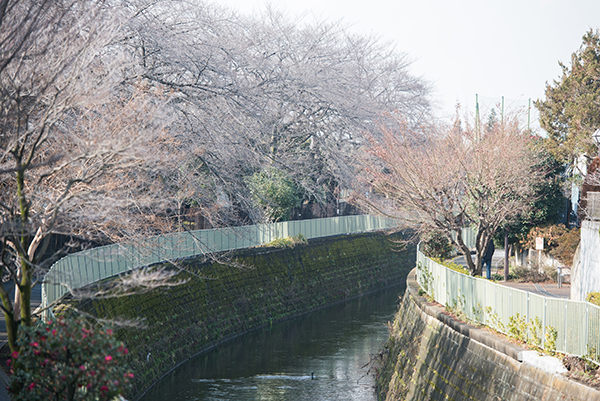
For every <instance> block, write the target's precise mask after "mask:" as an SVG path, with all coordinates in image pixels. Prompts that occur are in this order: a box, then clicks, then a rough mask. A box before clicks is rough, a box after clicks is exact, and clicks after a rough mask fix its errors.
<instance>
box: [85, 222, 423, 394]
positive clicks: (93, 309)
mask: <svg viewBox="0 0 600 401" xmlns="http://www.w3.org/2000/svg"><path fill="white" fill-rule="evenodd" d="M400 238H401V235H399V234H395V235H393V236H388V235H386V234H383V233H368V234H359V235H342V236H338V237H327V238H321V239H314V240H310V241H309V243H308V244H305V245H297V246H296V247H294V248H292V249H289V248H288V249H283V248H250V249H245V250H241V251H236V252H234V253H233V254H232V256H231V257H232V260H234V261H235V262H236V263H238V264H242V265H246V266H248V268H243V269H240V268H236V267H231V266H226V265H222V264H219V263H213V262H206V261H205V260H192V261H188V262H186V263H185V268H186V269H187V270H188V271H189V272H190V273H189V274H188V273H182V275H181V276H182V278H187V279H189V281H188V282H187V283H186V284H183V285H180V286H177V287H174V288H171V289H168V290H166V289H158V290H156V291H153V292H151V293H147V294H141V295H136V296H130V297H123V298H116V299H104V300H95V301H89V302H86V303H84V304H81V305H80V307H82V308H83V309H84V310H86V311H87V312H88V313H91V314H94V315H96V316H99V317H102V318H109V319H111V318H126V319H133V318H139V319H143V320H144V323H145V324H146V326H147V328H146V329H145V330H140V329H121V330H118V331H116V335H117V336H118V338H119V339H120V340H122V341H124V342H125V344H126V345H127V347H128V348H129V351H130V352H129V355H130V358H129V363H130V366H131V367H132V369H133V371H134V373H135V375H136V377H135V380H136V383H135V393H133V394H128V395H127V396H128V398H133V399H135V398H137V397H138V396H139V395H140V394H142V393H143V392H144V391H145V390H146V389H147V388H148V387H149V386H151V385H152V383H154V382H155V381H156V380H158V379H160V378H161V377H162V376H163V375H165V374H166V373H167V372H169V371H170V370H171V369H173V368H174V367H176V366H178V365H179V364H181V363H183V362H185V361H186V360H188V359H189V358H190V357H191V356H193V355H196V354H198V353H200V352H202V351H205V350H207V349H209V348H211V347H213V346H215V345H216V344H219V343H220V342H222V341H224V340H226V339H229V338H231V337H233V336H236V335H239V334H242V333H244V332H248V331H250V330H254V329H256V328H259V327H262V326H265V325H268V324H272V323H275V322H277V321H281V320H284V319H288V318H290V317H293V316H298V315H301V314H304V313H307V312H310V311H313V310H316V309H319V308H322V307H324V306H327V305H331V304H333V303H337V302H341V301H344V300H347V299H351V298H354V297H356V296H359V295H361V294H366V293H369V292H373V291H377V290H380V289H383V288H386V287H388V286H391V285H394V284H399V283H403V282H405V280H406V276H407V274H408V272H409V271H410V270H411V269H412V268H413V266H414V260H415V248H414V246H412V247H409V248H408V249H405V250H403V251H400V252H398V251H395V250H394V249H393V248H397V245H394V243H392V242H391V240H393V239H400Z"/></svg>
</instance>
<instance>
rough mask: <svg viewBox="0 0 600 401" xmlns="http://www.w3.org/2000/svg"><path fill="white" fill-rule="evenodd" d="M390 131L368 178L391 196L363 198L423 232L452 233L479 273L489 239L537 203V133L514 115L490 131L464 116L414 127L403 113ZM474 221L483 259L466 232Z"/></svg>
mask: <svg viewBox="0 0 600 401" xmlns="http://www.w3.org/2000/svg"><path fill="white" fill-rule="evenodd" d="M382 131H383V136H382V138H381V139H374V138H373V139H372V142H371V147H370V148H369V151H368V155H367V156H365V158H364V159H363V162H364V169H363V172H362V177H363V180H364V181H363V182H365V183H366V184H367V185H368V187H370V188H372V190H373V191H374V192H375V193H376V194H379V195H382V196H384V197H385V198H386V199H384V200H387V201H388V202H387V203H386V202H384V201H378V200H377V199H376V198H374V197H371V199H363V203H364V204H366V205H368V206H369V207H371V208H374V209H376V210H378V211H379V212H383V213H386V214H388V215H390V216H393V217H397V218H399V219H401V220H403V221H406V222H408V223H410V224H411V225H412V226H413V227H416V228H417V230H418V231H420V232H426V231H429V230H437V231H440V232H442V233H444V234H445V235H446V236H447V238H448V239H449V240H450V241H451V242H452V243H454V244H455V245H456V247H457V248H458V249H459V250H460V251H461V252H462V253H463V254H464V255H465V257H466V261H467V264H468V268H469V270H470V272H471V274H473V275H478V274H481V263H482V257H483V255H484V253H485V250H486V247H487V244H488V242H489V241H490V240H491V239H492V237H493V236H494V234H495V233H496V231H497V230H498V228H499V227H500V226H501V225H503V224H505V223H507V222H510V221H511V219H513V218H515V217H516V216H518V215H519V214H520V213H522V212H524V211H526V210H527V209H528V208H529V207H530V205H531V204H532V203H533V202H532V200H533V197H534V196H535V195H534V193H535V183H536V182H537V181H538V180H541V179H543V175H542V172H541V171H539V170H538V168H536V160H535V159H534V157H533V153H532V149H531V147H530V138H531V137H530V134H529V133H526V132H523V131H522V130H521V129H519V126H518V121H517V119H516V118H508V117H505V118H504V121H502V122H498V123H497V124H493V125H490V126H488V129H486V130H484V131H481V130H480V129H479V128H478V127H472V126H466V127H464V128H463V127H462V126H461V124H460V122H459V121H458V120H457V122H456V123H455V124H454V125H453V126H451V127H438V128H437V129H436V128H433V127H429V128H428V129H427V130H426V131H415V130H411V129H409V128H408V127H407V124H406V123H405V122H403V121H402V120H400V121H398V124H397V125H396V126H395V127H392V128H390V127H384V128H383V129H382ZM390 200H391V201H392V202H393V205H392V207H390V203H389V201H390ZM386 207H387V209H386ZM466 226H472V227H473V228H475V230H476V232H477V237H476V259H475V261H473V260H472V258H471V256H470V255H471V254H470V250H469V249H468V247H467V246H466V245H465V243H464V241H463V238H462V236H461V229H462V228H463V227H466Z"/></svg>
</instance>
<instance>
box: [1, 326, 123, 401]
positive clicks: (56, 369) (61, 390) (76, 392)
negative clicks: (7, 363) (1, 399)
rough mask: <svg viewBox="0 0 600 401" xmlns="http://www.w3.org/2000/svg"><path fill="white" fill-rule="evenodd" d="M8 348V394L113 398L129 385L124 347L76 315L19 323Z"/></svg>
mask: <svg viewBox="0 0 600 401" xmlns="http://www.w3.org/2000/svg"><path fill="white" fill-rule="evenodd" d="M17 344H18V346H19V352H16V351H15V352H13V353H12V360H11V378H12V382H11V385H10V388H9V390H10V392H11V394H12V397H11V399H12V400H40V401H41V400H69V401H71V400H112V399H114V398H115V397H117V396H118V395H120V394H122V393H123V392H124V391H125V390H126V389H127V387H128V386H129V382H130V379H132V378H133V374H132V373H131V372H129V371H128V369H127V367H126V366H125V364H124V363H123V362H124V359H125V355H126V354H127V352H128V351H127V348H125V347H124V345H123V344H122V343H119V342H117V341H116V340H115V339H114V337H113V333H112V330H110V329H104V328H101V327H94V326H92V325H89V324H87V323H85V322H84V321H82V320H80V319H78V318H76V317H72V316H71V317H68V316H67V317H61V318H58V319H55V320H53V321H49V322H47V323H44V322H41V321H40V322H38V323H37V324H36V325H35V326H33V327H22V328H21V329H20V330H19V338H18V340H17Z"/></svg>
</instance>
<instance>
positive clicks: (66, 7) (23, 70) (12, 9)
mask: <svg viewBox="0 0 600 401" xmlns="http://www.w3.org/2000/svg"><path fill="white" fill-rule="evenodd" d="M125 17H126V15H125V12H124V11H123V10H121V9H119V8H117V7H114V6H113V5H111V4H108V3H106V2H104V1H102V0H87V1H80V0H53V1H33V0H14V1H10V0H6V1H2V2H0V42H1V43H2V47H1V50H0V106H1V107H0V188H1V189H2V190H1V191H0V219H1V224H2V226H1V229H0V241H1V249H0V250H1V254H0V268H2V275H3V277H6V278H10V279H12V280H13V282H14V283H15V299H14V301H13V300H11V299H10V297H9V291H7V290H6V289H5V287H4V286H0V298H1V300H2V304H1V305H0V308H1V309H2V311H3V312H4V315H5V319H6V323H7V329H8V338H9V344H10V347H11V349H13V350H15V349H16V343H15V341H16V334H17V330H18V327H19V325H20V324H22V325H31V324H32V314H31V307H30V301H31V289H32V287H33V286H34V285H35V284H36V282H37V281H36V280H37V279H38V278H40V277H43V274H44V272H45V271H46V269H47V268H48V267H49V265H50V263H51V262H52V261H54V260H55V259H56V258H55V257H53V256H52V255H50V256H49V255H48V254H47V251H48V245H49V241H50V238H51V236H52V235H53V234H57V233H66V234H81V235H84V236H86V237H88V238H95V239H98V238H100V239H102V240H110V239H111V238H114V237H118V236H119V234H121V235H122V234H123V233H132V232H133V233H135V234H138V235H139V234H144V233H148V232H153V231H156V230H160V227H159V225H160V224H159V223H161V224H162V222H163V221H164V219H162V220H161V219H157V222H156V224H154V225H152V224H150V223H152V219H150V218H149V217H148V215H151V214H156V210H165V209H168V207H169V206H171V205H170V204H169V202H170V200H172V199H173V197H172V196H171V193H172V188H171V187H172V185H171V182H172V181H173V175H176V174H177V171H178V170H177V169H176V168H175V167H176V166H177V165H178V162H177V157H176V155H177V152H176V150H177V148H178V144H177V143H176V140H175V139H173V137H172V135H170V132H169V131H168V130H167V129H165V128H164V122H159V121H158V120H157V116H158V115H159V114H160V113H159V110H160V109H161V108H162V106H163V104H164V103H165V102H166V101H167V99H169V94H168V93H164V92H162V91H161V89H160V87H159V86H157V85H155V86H153V87H148V85H146V84H144V83H143V82H142V80H141V79H139V78H137V77H136V76H132V75H131V74H130V69H129V68H128V66H129V65H130V63H129V62H128V61H127V59H128V54H127V52H126V51H124V49H123V48H122V46H119V45H118V40H116V39H117V36H118V33H119V32H120V27H121V25H122V23H123V21H124V18H125ZM167 155H168V157H167ZM171 203H172V202H171ZM148 227H150V229H148ZM165 229H166V230H170V229H171V227H165ZM55 256H56V255H55Z"/></svg>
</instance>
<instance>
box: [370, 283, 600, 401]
mask: <svg viewBox="0 0 600 401" xmlns="http://www.w3.org/2000/svg"><path fill="white" fill-rule="evenodd" d="M416 287H417V285H416V281H415V277H414V273H411V274H410V275H409V278H408V283H407V291H406V293H405V295H404V299H403V301H402V304H401V305H400V309H399V311H398V313H397V314H396V318H395V320H394V322H393V323H392V327H391V333H390V338H389V339H388V341H387V343H386V346H385V350H384V352H382V353H381V354H380V355H381V360H380V366H379V370H378V374H377V391H378V397H379V399H381V400H386V401H392V400H394V401H395V400H433V401H436V400H440V401H441V400H455V401H464V400H472V401H497V400H507V401H534V400H542V401H551V400H571V401H584V400H600V392H598V391H596V390H594V389H592V388H589V387H585V386H583V385H581V384H578V383H575V382H572V381H569V380H568V379H566V378H565V377H564V376H561V375H559V374H550V373H547V372H544V371H542V370H540V369H537V368H535V367H533V366H531V365H527V364H524V363H521V362H519V361H517V360H516V359H514V358H511V357H510V356H508V355H506V354H505V353H503V352H499V351H497V350H496V349H494V348H491V347H488V346H485V345H483V344H482V343H480V342H478V341H475V340H473V339H472V338H470V337H468V336H465V335H462V334H460V333H459V332H457V331H455V330H452V329H451V328H450V327H448V326H447V325H445V324H443V323H442V322H440V321H439V320H438V319H435V318H433V317H432V316H430V315H429V314H426V313H425V312H424V309H425V308H424V303H425V300H424V298H422V297H419V296H417V294H416V293H415V288H416ZM489 335H490V336H493V334H489ZM494 343H495V342H493V341H492V342H490V344H494ZM497 343H499V342H497Z"/></svg>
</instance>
